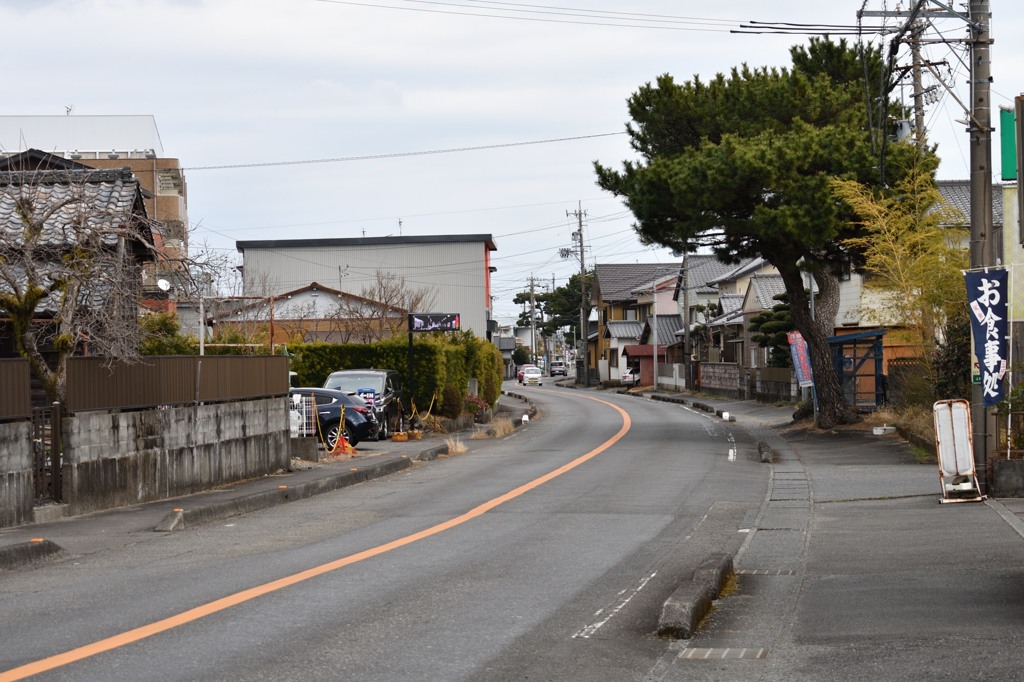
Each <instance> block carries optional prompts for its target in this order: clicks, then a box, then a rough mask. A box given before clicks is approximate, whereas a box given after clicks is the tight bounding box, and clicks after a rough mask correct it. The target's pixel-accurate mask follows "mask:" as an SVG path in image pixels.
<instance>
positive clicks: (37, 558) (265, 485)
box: [0, 394, 529, 571]
mask: <svg viewBox="0 0 1024 682" xmlns="http://www.w3.org/2000/svg"><path fill="white" fill-rule="evenodd" d="M499 403H500V404H501V406H502V411H503V412H504V413H505V414H508V415H510V416H511V417H512V418H513V420H515V419H519V418H520V417H521V416H522V414H523V413H525V412H527V411H528V409H529V404H528V403H527V402H525V401H524V400H522V399H518V400H517V399H516V397H515V396H513V395H511V394H510V395H509V396H505V395H503V396H501V397H500V398H499ZM456 435H461V437H463V438H465V437H467V436H466V434H456ZM447 453H448V446H447V445H446V443H445V440H444V435H442V434H437V433H424V434H423V437H422V439H421V440H410V441H406V442H395V441H394V440H387V441H370V442H365V443H360V444H359V446H358V447H357V448H356V454H355V455H350V456H337V457H324V455H323V453H322V452H321V460H320V461H319V462H316V463H313V462H304V461H301V460H295V459H293V460H292V467H293V468H292V470H291V471H287V472H285V471H282V472H280V473H277V474H273V475H269V476H262V477H260V478H256V479H252V480H248V481H240V482H238V483H234V484H230V485H225V486H222V487H220V488H216V489H214V490H208V491H204V492H200V493H195V494H192V495H186V496H183V497H178V498H173V499H168V500H159V501H156V502H149V503H145V504H138V505H132V506H130V507H120V508H117V509H110V510H104V511H98V512H93V513H90V514H83V515H80V516H74V517H58V516H57V515H56V514H54V515H52V516H53V518H52V520H45V521H43V522H40V523H33V524H29V525H25V526H17V527H14V528H0V571H3V570H5V569H15V568H19V567H22V566H26V565H29V564H33V563H37V562H41V561H47V560H51V559H59V558H61V557H63V556H67V555H72V556H77V555H83V554H91V553H93V552H100V551H103V550H106V549H110V548H114V547H119V546H123V545H126V544H130V543H132V542H137V541H140V540H141V539H143V538H149V539H151V538H152V536H153V533H154V532H173V531H178V530H184V529H186V528H188V527H189V526H190V525H192V526H194V525H197V524H203V523H209V522H211V521H217V520H221V519H226V518H229V517H231V516H235V515H238V514H244V513H246V512H250V511H255V510H257V509H265V508H267V507H271V506H274V505H277V504H284V503H286V502H290V501H294V500H300V499H304V498H307V497H311V496H313V495H318V494H320V493H325V492H329V491H332V490H337V489H339V488H344V487H346V486H349V485H354V484H356V483H361V482H363V481H367V480H370V479H373V478H377V477H380V476H387V475H389V474H392V473H395V472H398V471H401V470H403V469H406V468H408V467H411V466H413V465H414V464H415V463H416V462H422V461H428V460H432V459H435V458H436V457H438V456H441V455H445V454H447ZM43 509H44V510H45V508H43ZM46 516H47V515H46V513H45V511H42V513H38V516H37V518H39V517H42V518H43V519H46Z"/></svg>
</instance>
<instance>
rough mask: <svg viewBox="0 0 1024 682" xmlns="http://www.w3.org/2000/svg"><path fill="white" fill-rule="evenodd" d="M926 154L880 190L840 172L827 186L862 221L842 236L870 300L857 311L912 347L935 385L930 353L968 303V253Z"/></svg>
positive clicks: (949, 334) (958, 218) (961, 227)
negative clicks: (856, 256) (859, 257)
mask: <svg viewBox="0 0 1024 682" xmlns="http://www.w3.org/2000/svg"><path fill="white" fill-rule="evenodd" d="M928 161H930V160H927V161H923V162H922V163H921V164H919V165H917V166H915V167H913V168H911V169H910V172H908V173H907V174H906V175H904V176H903V177H902V178H900V179H899V180H898V181H897V182H895V183H894V184H893V186H892V187H891V188H888V189H887V190H886V191H884V192H881V191H879V190H877V189H875V188H872V187H870V186H868V185H865V184H862V183H858V182H856V181H854V180H839V179H836V180H833V183H832V191H833V193H834V195H835V196H836V197H837V198H838V199H840V200H841V201H842V202H844V203H845V204H846V205H847V206H849V207H850V208H851V209H852V211H853V213H854V215H856V216H857V218H856V219H857V221H858V222H859V224H860V226H861V227H862V228H863V232H862V233H861V234H859V235H858V236H856V237H853V238H850V239H847V240H846V241H845V242H844V243H845V244H846V246H847V247H849V248H850V249H852V250H856V251H859V252H860V253H862V254H863V258H864V262H863V265H862V268H861V270H862V273H863V275H864V279H863V282H864V290H865V293H866V296H865V300H866V301H870V303H869V304H862V310H861V312H862V313H863V314H864V316H865V317H867V318H868V319H871V320H872V321H874V322H876V323H878V324H880V325H885V326H887V327H889V328H891V329H892V330H893V331H892V333H893V334H895V335H897V338H898V339H899V341H900V342H901V344H903V345H906V346H909V347H911V348H913V349H914V350H915V355H916V356H917V357H918V358H919V359H920V362H921V366H922V367H923V368H924V371H925V376H926V379H927V381H928V382H929V383H930V384H931V385H936V383H938V377H937V376H936V367H935V366H934V363H933V359H934V358H935V357H936V354H937V352H938V351H939V349H940V348H941V347H942V345H943V344H944V343H946V342H947V341H948V340H949V339H950V338H953V337H954V336H956V334H955V331H954V330H953V326H954V325H958V324H959V325H962V324H963V317H964V311H966V309H967V292H966V289H965V287H964V280H963V270H965V269H966V268H967V267H968V265H969V257H970V256H969V253H968V249H967V239H968V237H969V232H968V229H967V228H966V226H965V224H964V223H965V219H964V216H963V214H962V213H960V212H959V211H958V210H957V209H955V208H954V207H952V206H950V205H949V204H948V203H947V202H945V200H944V199H943V197H942V194H941V193H940V192H939V189H938V187H937V186H936V184H935V180H934V178H933V174H932V172H933V169H934V164H929V163H928ZM965 363H966V361H965ZM963 373H964V374H966V364H965V365H964V369H963Z"/></svg>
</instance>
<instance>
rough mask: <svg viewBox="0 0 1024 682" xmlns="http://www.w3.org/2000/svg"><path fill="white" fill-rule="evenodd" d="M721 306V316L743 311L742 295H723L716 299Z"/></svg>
mask: <svg viewBox="0 0 1024 682" xmlns="http://www.w3.org/2000/svg"><path fill="white" fill-rule="evenodd" d="M718 303H719V305H721V306H722V314H723V315H728V314H730V313H735V312H737V311H739V310H743V294H723V295H722V296H721V297H719V299H718Z"/></svg>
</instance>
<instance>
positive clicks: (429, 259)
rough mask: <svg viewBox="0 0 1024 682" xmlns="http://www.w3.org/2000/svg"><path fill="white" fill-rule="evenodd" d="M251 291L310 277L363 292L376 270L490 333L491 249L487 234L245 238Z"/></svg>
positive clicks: (262, 292)
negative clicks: (425, 293)
mask: <svg viewBox="0 0 1024 682" xmlns="http://www.w3.org/2000/svg"><path fill="white" fill-rule="evenodd" d="M237 248H238V250H239V252H241V254H242V281H243V286H244V288H245V294H246V295H247V296H274V295H278V294H283V293H285V292H288V291H293V290H295V289H298V288H300V287H303V286H307V285H309V284H310V283H312V282H318V283H320V284H322V285H323V286H326V287H331V288H332V289H337V290H338V291H344V292H346V293H349V294H355V295H357V296H360V295H362V294H363V291H364V289H366V288H369V287H371V286H372V285H373V284H374V282H375V280H376V277H377V273H378V272H381V273H387V274H392V275H395V276H397V277H401V278H402V279H404V280H405V284H406V286H407V287H409V288H410V289H424V288H426V289H429V290H430V291H431V292H432V293H433V294H434V305H433V310H413V311H409V312H417V313H429V312H438V313H458V314H459V315H460V316H461V327H462V329H463V330H471V331H472V332H473V333H474V334H476V336H477V337H479V338H482V339H487V338H489V336H488V331H489V325H488V323H489V322H490V320H491V252H492V251H496V250H497V247H496V246H495V245H494V240H493V239H492V238H491V235H489V234H472V235H442V236H410V237H363V238H352V239H285V240H271V241H241V242H238V243H237Z"/></svg>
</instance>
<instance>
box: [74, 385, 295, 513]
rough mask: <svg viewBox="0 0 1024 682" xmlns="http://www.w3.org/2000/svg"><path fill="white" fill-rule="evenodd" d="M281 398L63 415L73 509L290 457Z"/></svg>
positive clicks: (193, 486) (155, 496) (219, 478)
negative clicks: (116, 412)
mask: <svg viewBox="0 0 1024 682" xmlns="http://www.w3.org/2000/svg"><path fill="white" fill-rule="evenodd" d="M289 438H290V433H289V424H288V406H287V402H286V400H285V399H284V398H271V399H265V400H250V401H241V402H234V403H218V404H213V405H197V406H187V407H176V408H170V409H166V410H145V411H139V412H126V413H121V414H107V413H92V414H80V415H75V416H74V417H71V418H68V419H66V420H64V491H63V492H64V499H65V500H66V501H67V502H68V504H69V505H70V509H69V511H70V513H71V514H80V513H83V512H88V511H95V510H99V509H110V508H113V507H121V506H126V505H130V504H138V503H140V502H150V501H153V500H159V499H166V498H168V497H176V496H178V495H187V494H190V493H194V492H198V491H201V490H208V489H210V488H212V487H215V486H217V485H223V484H225V483H232V482H235V481H240V480H244V479H246V478H252V477H254V476H263V475H266V474H270V473H273V472H275V471H278V470H280V469H286V468H288V466H289V463H290V455H289V448H290V444H289Z"/></svg>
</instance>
